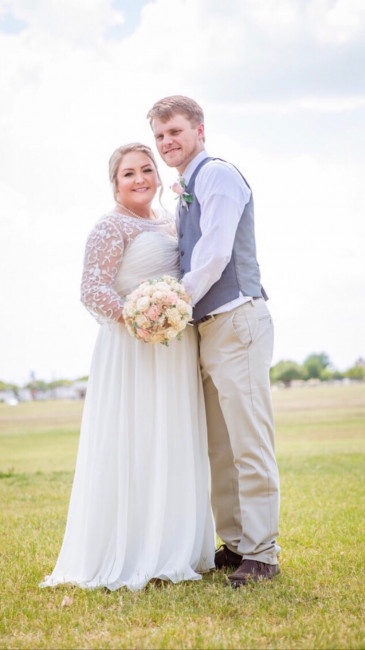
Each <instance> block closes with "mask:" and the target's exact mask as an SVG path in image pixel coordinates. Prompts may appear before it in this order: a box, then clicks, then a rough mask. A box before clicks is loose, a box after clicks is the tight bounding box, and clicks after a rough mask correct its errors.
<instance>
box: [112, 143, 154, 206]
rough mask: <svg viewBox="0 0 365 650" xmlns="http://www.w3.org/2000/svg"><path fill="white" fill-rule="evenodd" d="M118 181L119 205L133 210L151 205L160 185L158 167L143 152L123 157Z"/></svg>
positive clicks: (131, 152)
mask: <svg viewBox="0 0 365 650" xmlns="http://www.w3.org/2000/svg"><path fill="white" fill-rule="evenodd" d="M116 180H117V199H118V201H119V203H122V204H123V205H125V206H127V207H130V208H132V209H133V206H134V207H135V208H138V206H146V205H148V204H150V203H151V202H152V199H153V198H154V196H155V194H156V191H157V188H158V186H159V185H160V181H159V178H158V173H157V169H156V167H155V166H154V164H153V162H152V160H151V159H150V158H149V157H148V156H147V154H145V153H143V152H142V151H130V152H129V153H126V154H125V155H124V156H123V158H122V160H121V162H120V165H119V168H118V172H117V179H116Z"/></svg>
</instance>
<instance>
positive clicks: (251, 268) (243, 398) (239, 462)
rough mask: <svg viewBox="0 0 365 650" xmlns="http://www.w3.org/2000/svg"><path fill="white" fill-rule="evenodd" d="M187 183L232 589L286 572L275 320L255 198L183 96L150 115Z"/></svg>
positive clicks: (193, 283) (216, 499)
mask: <svg viewBox="0 0 365 650" xmlns="http://www.w3.org/2000/svg"><path fill="white" fill-rule="evenodd" d="M147 117H148V118H149V120H150V123H151V127H152V130H153V133H154V136H155V140H156V145H157V149H158V151H159V153H160V155H161V157H162V159H163V160H164V161H165V163H166V164H167V165H168V166H169V167H176V169H177V171H178V172H179V174H180V177H181V176H182V175H184V179H183V180H182V186H183V187H182V189H181V190H180V194H181V192H183V194H181V197H180V201H179V204H180V205H179V227H178V228H179V231H178V235H179V250H180V270H181V276H182V278H183V284H184V286H185V288H186V290H187V291H188V293H189V294H190V296H191V298H192V302H193V305H194V320H195V322H196V323H197V326H198V330H199V339H200V363H201V369H202V376H203V383H204V394H205V402H206V411H207V422H208V441H209V456H210V464H211V472H212V507H213V512H214V517H215V522H216V528H217V533H218V535H219V536H220V538H221V539H222V540H223V546H222V547H221V548H220V549H218V550H217V551H216V555H215V565H216V567H217V568H218V569H221V568H223V567H232V568H234V569H236V570H235V571H234V573H232V574H231V575H230V576H229V579H230V581H231V584H232V586H234V587H237V586H240V585H244V584H246V583H247V582H249V581H250V580H255V581H257V580H261V579H271V578H273V577H274V576H276V575H278V574H279V573H280V569H279V565H278V560H277V556H278V553H279V551H280V547H279V546H278V544H277V542H276V538H277V535H278V517H279V476H278V470H277V465H276V460H275V451H274V422H273V411H272V403H271V393H270V382H269V369H270V364H271V358H272V347H273V325H272V320H271V316H270V312H269V310H268V308H267V306H266V302H265V301H266V299H267V296H266V294H265V291H264V289H263V288H262V286H261V282H260V270H259V266H258V263H257V261H256V246H255V234H254V212H253V199H252V193H251V189H250V187H249V185H248V184H247V182H246V181H245V179H244V178H243V176H242V175H241V174H240V172H239V171H238V170H237V169H236V168H235V167H233V166H232V165H230V164H229V163H227V162H225V161H222V160H220V159H218V158H211V157H209V156H208V154H207V152H206V151H205V148H204V141H205V137H204V116H203V111H202V109H201V108H200V106H199V105H198V104H197V103H196V102H195V101H194V100H192V99H190V98H188V97H184V96H181V95H174V96H171V97H166V98H164V99H162V100H160V101H158V102H156V103H155V104H154V106H153V107H152V108H151V110H150V111H149V113H148V116H147Z"/></svg>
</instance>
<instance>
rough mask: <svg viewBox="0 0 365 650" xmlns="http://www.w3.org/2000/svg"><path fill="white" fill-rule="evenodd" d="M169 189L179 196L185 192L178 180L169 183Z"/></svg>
mask: <svg viewBox="0 0 365 650" xmlns="http://www.w3.org/2000/svg"><path fill="white" fill-rule="evenodd" d="M171 189H172V190H173V192H176V194H178V195H179V196H181V195H182V194H184V192H185V190H184V188H183V187H181V185H180V183H179V181H175V183H173V184H172V185H171Z"/></svg>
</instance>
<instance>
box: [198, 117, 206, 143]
mask: <svg viewBox="0 0 365 650" xmlns="http://www.w3.org/2000/svg"><path fill="white" fill-rule="evenodd" d="M197 130H198V136H199V140H202V142H204V141H205V131H204V124H203V122H201V124H198V126H197Z"/></svg>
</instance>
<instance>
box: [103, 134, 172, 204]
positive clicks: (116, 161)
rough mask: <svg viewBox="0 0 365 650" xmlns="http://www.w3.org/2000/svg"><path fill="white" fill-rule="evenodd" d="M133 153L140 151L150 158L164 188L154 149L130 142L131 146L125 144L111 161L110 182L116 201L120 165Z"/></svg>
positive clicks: (113, 155)
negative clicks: (128, 154)
mask: <svg viewBox="0 0 365 650" xmlns="http://www.w3.org/2000/svg"><path fill="white" fill-rule="evenodd" d="M131 151H140V152H141V153H145V154H146V156H148V157H149V159H150V160H151V162H152V164H153V166H154V168H155V169H156V172H157V177H158V180H159V182H160V185H161V188H162V183H161V178H160V174H159V173H158V168H157V164H156V160H155V157H154V155H153V152H152V149H150V148H149V147H147V145H145V144H141V143H140V142H130V143H129V144H123V145H122V146H121V147H118V148H117V149H116V150H115V151H114V152H113V153H112V155H111V156H110V159H109V180H110V182H111V184H112V187H113V194H114V198H115V200H117V174H118V169H119V165H120V163H121V162H122V159H123V156H125V155H126V154H127V153H130V152H131ZM160 193H161V192H160Z"/></svg>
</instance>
